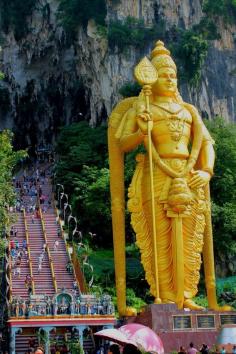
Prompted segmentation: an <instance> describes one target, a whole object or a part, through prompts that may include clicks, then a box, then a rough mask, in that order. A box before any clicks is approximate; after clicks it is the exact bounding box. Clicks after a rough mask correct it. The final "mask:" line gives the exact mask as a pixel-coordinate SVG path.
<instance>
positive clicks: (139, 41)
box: [108, 16, 165, 52]
mask: <svg viewBox="0 0 236 354" xmlns="http://www.w3.org/2000/svg"><path fill="white" fill-rule="evenodd" d="M164 33H165V25H164V22H163V21H160V23H159V24H156V25H154V26H152V27H147V26H146V25H145V23H144V21H143V20H138V19H136V18H133V17H130V16H128V17H127V18H126V19H125V20H124V21H119V20H117V21H111V22H110V23H109V25H108V44H109V47H110V48H111V49H114V48H115V47H117V48H118V49H119V51H120V52H122V51H124V50H125V49H126V48H127V46H136V47H137V48H143V47H144V46H145V45H147V43H148V42H149V43H150V41H152V40H156V39H157V38H163V36H164Z"/></svg>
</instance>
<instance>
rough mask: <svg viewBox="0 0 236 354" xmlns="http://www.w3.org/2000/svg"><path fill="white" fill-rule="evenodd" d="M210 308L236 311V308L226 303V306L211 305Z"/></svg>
mask: <svg viewBox="0 0 236 354" xmlns="http://www.w3.org/2000/svg"><path fill="white" fill-rule="evenodd" d="M210 309H212V310H215V311H235V309H234V308H233V307H232V306H229V305H224V306H219V305H216V306H210Z"/></svg>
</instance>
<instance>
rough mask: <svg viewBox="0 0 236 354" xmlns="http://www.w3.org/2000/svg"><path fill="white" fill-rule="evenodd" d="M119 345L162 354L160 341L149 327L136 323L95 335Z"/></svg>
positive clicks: (162, 349) (105, 330)
mask: <svg viewBox="0 0 236 354" xmlns="http://www.w3.org/2000/svg"><path fill="white" fill-rule="evenodd" d="M95 335H97V336H101V337H103V338H106V339H109V340H111V341H112V342H115V343H119V344H121V345H125V344H133V345H135V346H136V347H137V348H139V349H141V350H144V351H146V352H150V353H155V354H164V348H163V344H162V341H161V339H160V338H159V337H158V336H157V334H156V333H155V332H154V331H153V330H151V329H150V328H149V327H146V326H143V325H141V324H138V323H130V324H128V325H125V326H122V327H120V328H119V329H114V328H112V329H104V330H102V331H99V332H97V333H95Z"/></svg>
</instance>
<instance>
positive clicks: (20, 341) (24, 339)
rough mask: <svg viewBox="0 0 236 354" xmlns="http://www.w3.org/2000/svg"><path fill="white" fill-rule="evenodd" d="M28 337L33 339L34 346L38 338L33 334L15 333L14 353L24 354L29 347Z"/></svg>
mask: <svg viewBox="0 0 236 354" xmlns="http://www.w3.org/2000/svg"><path fill="white" fill-rule="evenodd" d="M30 339H34V340H35V344H36V346H37V345H38V338H37V337H36V336H35V335H34V336H29V335H22V334H16V354H25V352H26V350H27V349H29V344H28V343H29V340H30Z"/></svg>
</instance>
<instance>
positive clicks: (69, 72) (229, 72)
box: [0, 0, 236, 145]
mask: <svg viewBox="0 0 236 354" xmlns="http://www.w3.org/2000/svg"><path fill="white" fill-rule="evenodd" d="M57 8H58V0H40V1H39V2H38V6H37V8H36V9H35V10H34V12H33V14H32V16H30V17H29V18H28V20H27V21H28V26H29V28H30V31H29V33H28V34H27V35H26V36H25V37H24V38H22V39H21V40H18V41H16V40H15V38H14V35H13V32H12V31H11V30H10V31H9V32H8V33H7V34H4V35H3V39H4V41H3V45H2V48H3V51H2V59H1V60H2V69H3V71H4V73H5V75H6V78H5V81H4V82H3V83H2V84H1V87H2V89H1V94H3V95H2V97H3V98H1V99H0V102H1V109H0V114H1V115H0V128H3V127H13V128H14V130H15V131H16V132H17V140H18V142H19V143H20V144H21V143H22V142H23V143H24V144H33V145H34V144H35V143H37V142H40V141H42V140H43V139H44V140H45V141H52V140H53V138H54V136H55V133H56V132H57V130H58V127H59V126H60V125H62V124H64V123H67V122H71V121H78V120H79V119H87V120H89V121H90V122H91V124H98V123H100V122H101V121H105V120H106V118H107V115H109V113H110V112H111V109H112V107H113V106H114V105H115V104H116V102H117V101H118V100H119V99H120V98H121V97H120V95H119V89H120V87H121V86H122V85H123V84H124V83H125V82H127V81H131V80H133V68H134V65H135V64H136V63H137V62H138V60H139V59H140V58H141V57H142V56H143V55H145V54H148V53H149V52H150V50H151V48H152V46H153V44H154V43H153V41H151V42H147V43H146V45H145V46H142V49H140V48H135V47H129V48H128V49H127V50H126V51H125V52H124V53H120V52H119V51H117V50H111V49H110V48H109V47H108V42H107V39H106V38H104V37H103V36H101V35H99V34H98V33H99V31H98V30H97V27H96V25H95V23H94V21H93V20H91V21H89V23H88V26H87V28H86V29H85V28H82V27H78V32H77V40H76V41H74V42H73V43H72V44H71V45H70V46H68V44H67V42H66V35H65V32H64V30H63V28H62V26H61V25H60V23H59V21H58V19H57ZM127 16H132V17H135V18H137V19H143V20H144V22H145V24H146V26H152V25H153V24H155V23H158V22H160V20H161V19H162V20H164V22H165V26H166V29H167V31H168V29H171V28H173V27H174V26H176V27H181V28H183V29H188V28H190V27H191V26H193V24H197V23H199V21H200V19H201V17H202V16H203V13H202V8H201V1H200V0H194V1H192V0H182V1H180V0H120V1H112V0H107V18H106V23H107V24H108V25H109V22H110V21H111V20H115V19H124V18H125V17H127ZM218 31H219V32H220V34H221V39H220V40H214V41H211V43H210V49H209V50H208V55H207V58H206V60H205V64H204V67H203V70H202V80H201V82H200V84H199V86H198V87H197V88H192V87H190V85H188V84H186V83H184V84H182V85H181V87H180V91H181V93H182V95H183V98H184V99H185V100H186V101H189V102H192V103H193V104H195V105H196V106H197V107H198V109H199V110H200V111H201V112H202V115H203V116H205V117H209V118H211V117H213V116H214V115H216V114H220V115H223V116H224V117H225V119H227V120H234V117H235V110H236V75H235V71H236V60H235V59H236V49H235V42H234V34H235V27H234V26H232V25H231V26H229V25H227V26H226V25H224V24H223V23H221V22H220V21H218ZM157 39H158V38H157Z"/></svg>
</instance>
